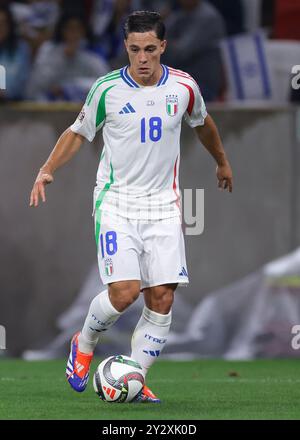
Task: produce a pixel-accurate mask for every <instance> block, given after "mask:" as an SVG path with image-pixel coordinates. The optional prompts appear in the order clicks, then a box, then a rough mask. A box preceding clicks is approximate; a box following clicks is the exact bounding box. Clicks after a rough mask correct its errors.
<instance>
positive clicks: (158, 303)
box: [145, 285, 177, 314]
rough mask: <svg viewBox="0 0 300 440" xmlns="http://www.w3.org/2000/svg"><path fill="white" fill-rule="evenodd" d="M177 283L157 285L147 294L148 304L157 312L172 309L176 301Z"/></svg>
mask: <svg viewBox="0 0 300 440" xmlns="http://www.w3.org/2000/svg"><path fill="white" fill-rule="evenodd" d="M176 287H177V285H163V286H157V287H154V288H152V289H151V290H150V292H149V294H148V295H146V296H147V299H146V297H145V299H146V305H147V306H148V307H149V308H150V309H151V310H153V311H155V312H157V313H162V314H166V313H169V311H170V310H171V307H172V304H173V302H174V292H175V289H176Z"/></svg>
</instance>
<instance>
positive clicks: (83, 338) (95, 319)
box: [78, 290, 122, 354]
mask: <svg viewBox="0 0 300 440" xmlns="http://www.w3.org/2000/svg"><path fill="white" fill-rule="evenodd" d="M121 314H122V313H120V312H118V310H116V309H115V308H114V306H113V305H112V303H111V302H110V299H109V295H108V291H107V290H103V292H101V293H99V295H97V296H95V298H94V299H93V300H92V302H91V305H90V308H89V311H88V314H87V317H86V319H85V322H84V326H83V328H82V330H81V333H80V335H79V337H78V348H79V351H81V352H82V353H86V354H87V353H91V352H92V351H94V350H95V347H96V345H97V343H98V340H99V337H100V334H101V332H104V331H105V330H107V329H108V328H109V327H111V326H112V325H113V324H114V323H115V322H116V321H117V320H118V318H119V317H120V316H121Z"/></svg>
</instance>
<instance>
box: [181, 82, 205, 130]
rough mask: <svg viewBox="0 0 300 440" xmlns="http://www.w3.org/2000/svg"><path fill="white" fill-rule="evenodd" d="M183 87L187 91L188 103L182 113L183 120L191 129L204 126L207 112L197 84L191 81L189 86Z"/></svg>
mask: <svg viewBox="0 0 300 440" xmlns="http://www.w3.org/2000/svg"><path fill="white" fill-rule="evenodd" d="M184 85H185V86H186V88H187V89H188V91H189V103H188V106H187V109H186V112H185V113H184V119H185V121H186V122H187V123H188V125H189V126H190V127H192V128H194V127H197V126H198V125H204V121H205V118H206V116H207V110H206V106H205V102H204V99H203V97H202V95H201V92H200V89H199V87H198V84H197V83H196V82H195V81H194V80H192V81H189V84H184Z"/></svg>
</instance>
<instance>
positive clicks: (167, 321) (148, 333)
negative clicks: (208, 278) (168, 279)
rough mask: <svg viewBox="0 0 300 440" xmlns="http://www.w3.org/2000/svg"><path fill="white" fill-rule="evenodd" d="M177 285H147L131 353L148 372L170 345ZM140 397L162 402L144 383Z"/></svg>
mask: <svg viewBox="0 0 300 440" xmlns="http://www.w3.org/2000/svg"><path fill="white" fill-rule="evenodd" d="M176 287H177V284H165V285H161V286H155V287H150V288H146V289H143V292H144V299H145V306H144V308H143V312H142V316H141V317H140V320H139V322H138V324H137V326H136V328H135V330H134V333H133V336H132V340H131V348H132V352H131V357H132V358H133V359H135V360H137V361H138V362H139V364H140V365H141V367H142V368H143V374H144V376H146V374H147V372H148V370H149V368H150V367H151V365H152V364H153V363H154V362H155V360H156V359H157V358H158V356H159V355H160V354H161V352H162V350H163V348H164V346H165V345H166V342H167V338H168V334H169V330H170V326H171V320H172V312H171V307H172V304H173V299H174V292H175V289H176ZM140 398H141V400H144V401H145V402H147V401H150V402H154V403H159V402H160V399H158V398H157V397H156V396H155V394H154V393H153V392H152V391H151V390H150V389H149V388H148V387H144V389H143V393H142V394H141V396H140Z"/></svg>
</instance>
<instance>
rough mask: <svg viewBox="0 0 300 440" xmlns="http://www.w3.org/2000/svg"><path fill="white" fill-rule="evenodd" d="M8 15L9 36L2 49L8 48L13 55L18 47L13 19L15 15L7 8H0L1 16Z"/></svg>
mask: <svg viewBox="0 0 300 440" xmlns="http://www.w3.org/2000/svg"><path fill="white" fill-rule="evenodd" d="M1 13H2V14H4V15H6V18H7V21H8V29H9V30H8V36H7V38H6V40H5V41H4V43H3V44H2V47H6V48H7V49H8V51H9V52H10V53H11V54H13V53H14V51H15V49H16V47H17V34H16V24H15V21H14V18H13V15H12V13H11V11H10V9H9V7H7V6H0V14H1Z"/></svg>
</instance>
